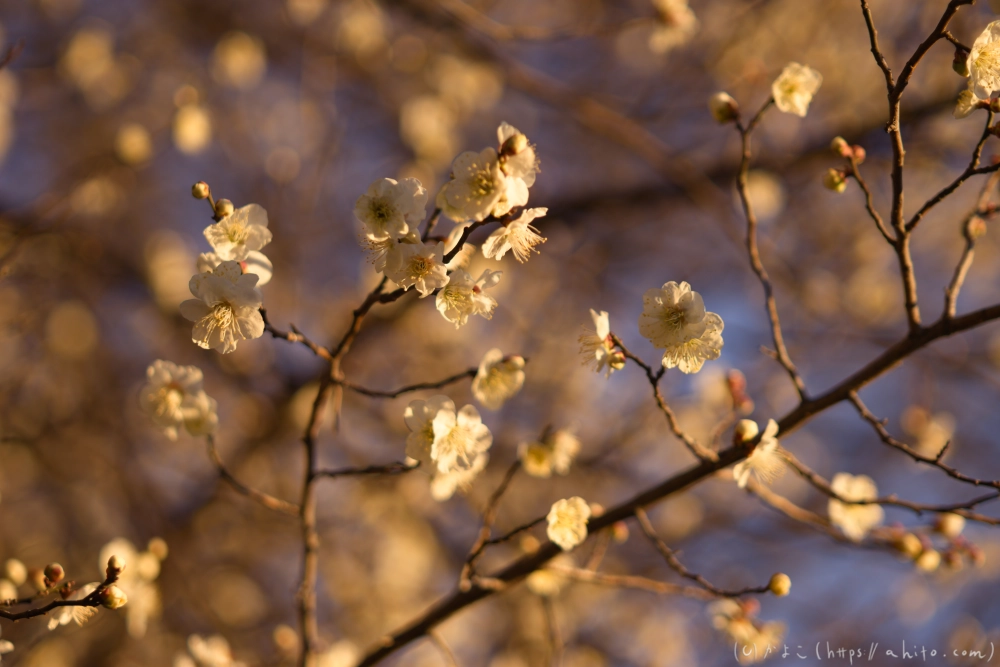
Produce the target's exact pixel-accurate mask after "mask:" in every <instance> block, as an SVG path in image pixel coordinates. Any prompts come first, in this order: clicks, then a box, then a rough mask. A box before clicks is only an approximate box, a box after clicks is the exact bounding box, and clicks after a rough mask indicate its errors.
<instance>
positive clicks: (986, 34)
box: [966, 21, 1000, 100]
mask: <svg viewBox="0 0 1000 667" xmlns="http://www.w3.org/2000/svg"><path fill="white" fill-rule="evenodd" d="M966 66H967V68H968V70H969V87H970V88H971V89H972V92H973V93H974V94H975V96H976V97H977V98H979V99H981V100H988V99H990V98H991V97H992V96H993V94H994V93H996V92H997V91H1000V21H993V22H992V23H990V24H989V25H988V26H986V29H985V30H983V32H982V33H981V34H980V35H979V37H977V38H976V41H975V42H973V44H972V49H971V50H970V51H969V58H968V60H967V61H966Z"/></svg>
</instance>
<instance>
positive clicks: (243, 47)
mask: <svg viewBox="0 0 1000 667" xmlns="http://www.w3.org/2000/svg"><path fill="white" fill-rule="evenodd" d="M266 70H267V54H266V53H265V52H264V44H263V42H261V41H260V40H259V39H257V38H256V37H252V36H250V35H248V34H246V33H245V32H238V31H237V32H229V33H226V34H225V35H223V36H222V38H221V39H220V40H219V42H218V44H216V45H215V51H213V53H212V77H213V78H214V79H215V80H216V81H218V82H219V83H221V84H223V85H227V86H231V87H233V88H238V89H240V90H250V89H251V88H254V87H256V86H257V84H259V83H260V81H261V79H263V78H264V72H265V71H266Z"/></svg>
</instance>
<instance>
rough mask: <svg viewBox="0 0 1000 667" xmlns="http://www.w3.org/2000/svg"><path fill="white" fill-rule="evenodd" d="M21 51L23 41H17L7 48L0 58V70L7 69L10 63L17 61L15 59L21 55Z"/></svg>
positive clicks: (22, 49)
mask: <svg viewBox="0 0 1000 667" xmlns="http://www.w3.org/2000/svg"><path fill="white" fill-rule="evenodd" d="M22 51H24V40H23V39H19V40H17V42H15V43H14V45H13V46H10V47H8V48H7V52H6V53H4V55H3V58H0V69H3V68H4V67H7V66H8V65H10V64H11V63H12V62H14V61H15V60H17V57H18V56H20V55H21V52H22Z"/></svg>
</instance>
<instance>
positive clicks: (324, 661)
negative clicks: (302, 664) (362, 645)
mask: <svg viewBox="0 0 1000 667" xmlns="http://www.w3.org/2000/svg"><path fill="white" fill-rule="evenodd" d="M360 660H361V651H359V650H358V647H357V646H356V645H355V644H354V643H353V642H350V641H347V640H346V639H345V640H341V641H339V642H337V643H336V644H334V645H333V646H331V647H330V648H328V649H326V650H325V651H322V652H320V653H319V654H318V655H317V656H316V665H315V667H355V665H357V664H358V662H359V661H360Z"/></svg>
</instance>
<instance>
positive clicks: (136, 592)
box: [98, 537, 166, 638]
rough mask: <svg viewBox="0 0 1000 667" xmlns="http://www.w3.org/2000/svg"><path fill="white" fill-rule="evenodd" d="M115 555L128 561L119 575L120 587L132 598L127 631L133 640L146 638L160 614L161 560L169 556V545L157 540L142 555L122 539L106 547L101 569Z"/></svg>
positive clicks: (126, 623) (101, 555)
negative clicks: (150, 621)
mask: <svg viewBox="0 0 1000 667" xmlns="http://www.w3.org/2000/svg"><path fill="white" fill-rule="evenodd" d="M112 556H117V557H118V558H119V559H121V560H123V561H124V562H125V569H124V570H122V572H121V574H119V575H118V581H117V585H118V587H119V588H121V589H122V590H123V591H124V592H125V594H126V595H127V596H128V605H127V606H126V607H125V628H126V630H128V634H129V636H131V637H135V638H140V637H143V636H145V634H146V628H147V627H148V625H149V620H150V619H151V618H156V617H158V616H159V615H160V611H161V604H160V589H159V587H158V586H157V585H156V583H155V582H156V579H157V577H159V576H160V561H161V560H162V559H163V558H164V557H165V556H166V543H165V542H163V540H161V539H158V538H154V539H153V540H150V543H149V545H148V547H147V550H146V551H142V552H140V551H139V550H138V549H136V548H135V545H134V544H132V542H131V541H129V540H127V539H125V538H123V537H120V538H117V539H115V540H112V541H111V542H108V543H107V544H106V545H104V548H102V549H101V553H100V556H99V557H98V559H99V561H100V563H101V567H102V568H103V567H104V566H105V565H107V562H108V560H109V559H110V558H111V557H112Z"/></svg>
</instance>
